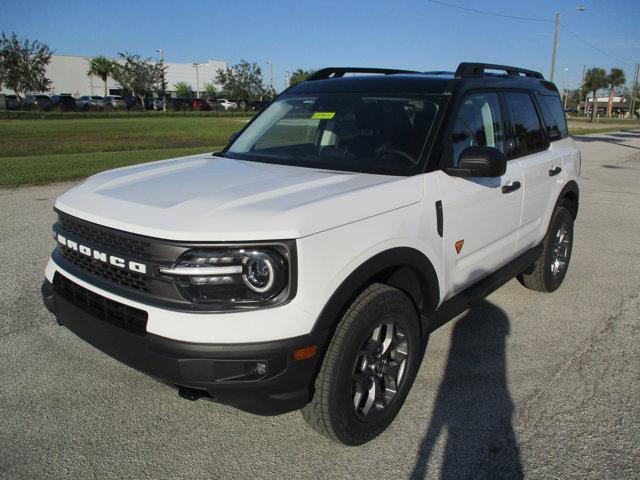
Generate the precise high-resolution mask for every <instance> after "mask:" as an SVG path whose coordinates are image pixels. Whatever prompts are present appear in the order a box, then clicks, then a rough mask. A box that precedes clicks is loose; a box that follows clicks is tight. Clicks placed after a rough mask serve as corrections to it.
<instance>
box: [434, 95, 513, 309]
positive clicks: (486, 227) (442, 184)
mask: <svg viewBox="0 0 640 480" xmlns="http://www.w3.org/2000/svg"><path fill="white" fill-rule="evenodd" d="M455 118H456V119H455V123H454V126H453V129H452V131H451V134H450V138H449V139H448V144H447V146H446V147H445V153H444V155H445V159H444V164H446V165H453V166H457V164H458V159H459V157H460V153H462V151H463V150H464V149H465V148H466V147H469V146H490V147H495V148H497V149H498V150H500V151H501V152H503V153H505V154H506V149H507V142H506V136H505V124H504V113H503V110H502V108H501V104H500V98H499V95H498V94H497V93H496V92H484V91H483V92H471V93H468V94H467V95H466V96H465V97H464V98H463V99H462V101H461V102H460V106H459V109H458V113H457V114H456V117H455ZM447 157H448V158H447ZM436 175H437V180H438V188H439V190H440V196H441V198H442V211H443V244H444V254H443V257H444V258H443V261H444V264H445V268H444V271H445V272H446V278H445V279H444V282H445V285H446V288H445V291H447V292H448V295H447V297H450V296H452V295H454V294H455V293H458V292H460V291H461V290H463V289H464V288H466V287H467V286H469V285H471V284H472V283H474V282H476V281H477V280H480V279H481V278H483V277H485V276H486V275H488V274H490V273H492V272H493V271H495V270H497V269H498V268H500V267H501V266H503V265H505V264H506V263H508V262H509V261H510V260H512V259H513V258H514V257H515V252H516V244H517V234H518V227H519V225H520V215H521V212H522V202H523V194H522V192H523V190H522V188H521V186H522V182H523V177H522V169H521V167H520V164H519V162H518V161H517V160H513V161H509V162H507V170H506V172H505V174H504V175H503V176H501V177H496V178H479V177H464V178H463V177H454V176H450V175H448V174H447V173H446V172H444V171H438V172H436ZM445 299H446V298H444V299H443V300H445Z"/></svg>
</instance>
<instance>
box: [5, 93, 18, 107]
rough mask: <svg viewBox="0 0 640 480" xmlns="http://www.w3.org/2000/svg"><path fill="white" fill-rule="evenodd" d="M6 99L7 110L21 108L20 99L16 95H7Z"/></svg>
mask: <svg viewBox="0 0 640 480" xmlns="http://www.w3.org/2000/svg"><path fill="white" fill-rule="evenodd" d="M4 101H5V107H6V109H7V110H19V109H20V99H19V98H18V97H17V96H16V95H5V96H4Z"/></svg>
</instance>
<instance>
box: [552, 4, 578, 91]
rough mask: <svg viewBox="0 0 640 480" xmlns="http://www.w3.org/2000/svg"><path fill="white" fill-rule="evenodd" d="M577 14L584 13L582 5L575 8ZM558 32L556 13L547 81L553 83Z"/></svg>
mask: <svg viewBox="0 0 640 480" xmlns="http://www.w3.org/2000/svg"><path fill="white" fill-rule="evenodd" d="M576 10H578V11H579V12H584V10H585V8H584V5H583V4H580V5H578V6H577V7H576ZM558 30H560V14H559V13H556V29H555V32H554V34H553V51H552V52H551V72H550V73H549V80H551V81H552V82H553V74H554V73H555V72H554V71H555V69H556V50H557V49H558Z"/></svg>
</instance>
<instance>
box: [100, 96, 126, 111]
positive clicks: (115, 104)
mask: <svg viewBox="0 0 640 480" xmlns="http://www.w3.org/2000/svg"><path fill="white" fill-rule="evenodd" d="M104 103H105V106H107V107H111V108H113V109H115V110H126V109H127V108H129V103H128V102H127V100H126V98H124V97H121V96H119V95H115V96H109V97H105V98H104Z"/></svg>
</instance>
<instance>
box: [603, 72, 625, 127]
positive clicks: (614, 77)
mask: <svg viewBox="0 0 640 480" xmlns="http://www.w3.org/2000/svg"><path fill="white" fill-rule="evenodd" d="M607 79H608V80H609V88H611V90H610V91H609V107H608V108H607V117H610V116H611V110H612V109H613V96H614V95H615V90H616V87H619V86H620V85H624V84H625V83H626V81H627V79H626V78H625V77H624V71H623V70H622V69H621V68H612V69H611V70H610V71H609V75H608V76H607Z"/></svg>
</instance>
